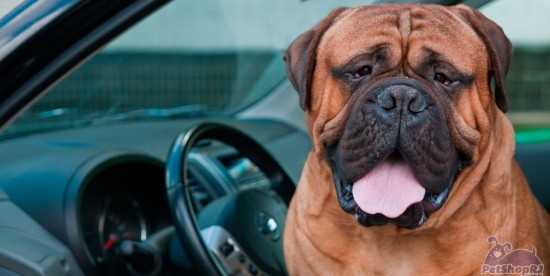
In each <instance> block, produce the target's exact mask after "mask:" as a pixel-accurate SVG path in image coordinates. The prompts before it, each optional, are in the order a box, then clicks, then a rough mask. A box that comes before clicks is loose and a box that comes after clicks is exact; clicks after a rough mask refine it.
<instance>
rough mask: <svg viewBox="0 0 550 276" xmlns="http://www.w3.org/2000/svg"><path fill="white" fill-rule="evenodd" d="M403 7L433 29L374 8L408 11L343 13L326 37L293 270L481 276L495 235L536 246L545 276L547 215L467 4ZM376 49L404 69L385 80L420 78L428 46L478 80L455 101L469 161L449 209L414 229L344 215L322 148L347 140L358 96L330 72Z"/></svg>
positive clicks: (293, 234)
mask: <svg viewBox="0 0 550 276" xmlns="http://www.w3.org/2000/svg"><path fill="white" fill-rule="evenodd" d="M406 7H407V9H409V10H408V12H409V13H410V15H409V16H411V17H414V16H416V15H418V14H424V15H427V14H429V13H431V12H433V11H434V10H435V11H437V12H438V14H437V15H427V16H430V18H431V20H432V23H433V24H432V25H427V26H423V27H421V28H420V27H419V26H416V27H415V26H413V27H414V29H413V30H412V31H410V32H407V31H404V30H403V25H404V24H405V23H406V24H411V23H410V22H408V21H407V19H406V18H405V16H403V15H401V16H397V17H396V16H392V13H391V12H390V13H387V14H388V15H386V13H383V12H377V11H374V12H373V9H380V11H382V9H384V11H386V10H396V9H403V7H402V6H386V7H374V8H372V7H367V8H360V9H356V10H352V11H346V12H345V13H343V14H342V15H341V18H340V19H339V20H338V21H336V22H335V23H333V25H332V26H331V27H330V28H329V29H328V30H327V31H326V33H325V34H324V35H323V38H322V40H321V42H320V44H319V46H318V49H317V64H316V67H315V72H314V75H313V80H312V87H311V95H310V97H311V104H310V108H309V109H308V110H307V111H306V122H307V124H308V127H309V132H310V135H311V137H312V140H313V144H314V148H313V150H312V152H311V153H310V155H309V158H308V160H307V162H306V165H305V168H304V171H303V174H302V177H301V179H300V182H299V184H298V186H297V190H296V193H295V195H294V198H293V199H292V202H291V204H290V207H289V212H288V216H287V221H286V228H285V235H284V249H285V259H286V264H287V267H288V271H289V273H290V274H291V275H450V274H467V275H469V274H480V271H481V266H482V264H483V261H484V258H485V255H486V254H487V252H488V251H489V249H490V248H491V244H489V243H488V242H487V238H488V237H489V236H491V235H495V236H497V237H498V239H499V240H500V241H505V242H510V243H511V244H512V245H513V247H514V248H523V249H528V250H531V245H533V246H535V247H536V249H537V256H539V258H540V259H541V260H542V262H543V264H545V266H546V267H545V273H546V274H548V273H549V272H550V216H549V215H548V213H547V212H546V211H545V210H544V209H543V208H542V206H541V205H540V204H539V203H538V202H537V201H536V199H535V198H534V197H533V196H532V194H531V191H530V189H529V186H528V184H527V182H526V180H525V178H524V176H523V174H522V172H521V170H520V168H519V166H518V165H517V163H516V162H515V160H514V158H513V154H514V141H515V139H514V132H513V129H512V126H511V124H510V122H509V121H508V119H507V118H506V117H505V115H504V114H503V113H502V112H501V110H499V108H498V107H497V105H496V104H495V100H494V96H493V93H492V92H491V91H490V88H489V86H488V85H487V84H488V82H489V80H488V79H487V77H488V74H487V72H488V71H489V62H490V61H489V58H488V53H487V51H486V50H485V47H484V45H483V43H482V41H481V40H480V39H479V37H478V36H477V35H476V33H475V32H474V31H473V30H472V29H471V28H470V27H469V26H467V24H465V23H464V22H463V20H461V19H460V15H459V14H458V13H457V11H458V10H460V9H465V7H455V8H451V9H446V8H439V7H434V8H433V10H427V9H424V8H422V7H417V6H406ZM430 9H431V8H430ZM364 13H366V14H368V16H365V14H364ZM404 18H405V19H404ZM398 21H400V23H399V24H398ZM404 21H406V22H404ZM398 26H401V29H400V28H399V27H398ZM403 36H406V43H403V39H404V38H403ZM461 40H467V41H468V42H469V43H467V44H468V45H469V46H468V47H462V48H458V47H456V46H455V45H457V44H459V42H460V41H461ZM379 43H388V44H390V45H391V51H392V52H391V53H392V54H391V57H392V62H394V63H395V64H396V65H397V64H400V65H399V66H397V67H399V70H393V71H391V72H388V73H387V74H393V75H395V76H408V77H415V72H414V71H412V70H411V68H414V65H415V64H416V63H418V62H420V61H419V60H418V58H419V54H418V53H419V51H420V49H421V48H422V47H428V48H433V49H436V50H437V51H438V52H444V53H445V55H446V56H445V57H446V58H447V59H449V60H452V62H453V65H456V66H460V67H461V68H460V69H461V70H464V71H466V72H471V73H472V74H474V75H475V76H476V78H475V80H474V84H473V85H472V86H471V89H470V90H469V91H461V93H460V95H459V96H458V98H457V99H455V101H454V102H453V104H452V107H453V110H450V111H449V112H450V113H449V114H451V115H450V116H449V119H448V120H449V121H448V125H449V126H450V131H451V136H452V139H453V141H454V143H455V145H456V146H457V147H460V148H461V149H467V150H469V151H470V152H471V155H472V160H473V161H472V164H470V166H468V167H466V168H465V169H464V170H463V171H462V172H461V173H460V175H459V177H458V179H457V180H456V182H455V184H454V186H453V189H452V190H451V193H450V195H449V199H448V200H447V202H446V203H445V204H444V205H443V207H442V208H441V209H440V210H438V211H436V212H434V213H433V214H432V215H431V216H430V218H429V219H428V220H427V221H426V223H425V224H424V225H422V226H421V227H420V228H418V229H415V230H406V229H402V228H398V227H396V226H395V225H393V224H388V225H385V226H381V227H369V228H366V227H363V226H361V225H359V224H358V223H357V222H356V221H355V219H354V217H353V216H352V215H349V214H346V213H344V212H343V211H342V209H341V208H340V206H339V204H338V200H337V197H336V193H335V189H334V183H333V177H332V171H331V169H330V167H329V165H328V163H327V161H326V159H325V157H324V154H323V152H322V146H321V141H322V140H323V139H337V138H338V136H339V135H341V132H342V127H343V125H344V122H345V119H346V118H347V116H348V114H346V112H349V108H345V106H346V105H348V104H350V103H349V101H351V100H350V97H351V98H352V97H353V96H351V95H348V96H346V95H344V94H343V93H341V90H342V88H341V83H339V82H338V80H336V79H335V78H334V77H333V76H332V75H331V70H332V68H334V67H335V66H336V65H338V64H342V63H344V62H346V61H347V60H349V59H350V57H353V56H355V55H357V54H358V53H359V52H361V51H365V50H367V49H368V48H369V47H371V46H374V45H377V44H379ZM462 44H464V43H462Z"/></svg>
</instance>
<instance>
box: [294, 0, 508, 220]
mask: <svg viewBox="0 0 550 276" xmlns="http://www.w3.org/2000/svg"><path fill="white" fill-rule="evenodd" d="M510 55H511V44H510V42H509V41H508V39H507V38H506V37H505V35H504V34H503V32H502V30H501V29H500V27H498V26H497V25H496V24H495V23H494V22H492V21H490V20H489V19H487V18H486V17H484V16H483V15H482V14H481V13H479V12H478V11H475V10H472V9H470V8H468V7H466V6H455V7H442V6H438V5H419V4H407V5H375V6H366V7H360V8H356V9H345V8H341V9H336V10H334V11H333V12H332V13H331V14H330V15H329V16H328V17H327V18H325V19H324V20H323V21H322V22H320V23H319V24H318V25H316V26H315V27H313V28H312V29H311V30H309V31H307V32H305V33H304V34H302V35H301V36H299V37H298V38H297V39H296V40H295V41H294V42H293V43H292V44H291V46H290V47H289V48H288V50H287V52H286V54H285V60H286V62H287V75H288V77H289V79H290V81H291V83H292V84H293V86H294V87H295V89H296V90H297V91H298V93H299V98H300V105H301V107H302V108H303V109H304V110H305V111H306V121H307V124H308V127H309V132H310V135H311V137H312V139H313V144H314V150H315V151H317V152H318V153H319V154H320V155H321V156H322V157H323V159H324V160H325V161H326V162H328V163H329V164H330V167H331V168H332V173H333V176H334V184H335V187H336V194H337V197H338V201H339V203H340V206H341V207H342V209H343V210H344V211H346V212H348V213H351V214H354V215H355V218H356V219H357V221H358V222H359V223H360V224H362V225H364V226H372V225H384V224H386V223H394V224H396V225H398V226H401V227H405V228H416V227H418V226H420V225H422V224H423V223H424V221H425V220H426V219H427V218H428V216H429V215H430V214H431V213H432V212H434V211H436V210H438V209H439V208H441V206H442V205H443V204H444V203H445V200H446V199H447V196H448V195H449V192H450V190H451V188H452V187H453V183H454V181H455V180H456V178H457V176H458V174H460V172H461V170H462V168H463V167H464V166H465V164H468V162H470V161H471V160H472V158H473V157H474V156H475V154H476V147H477V145H478V144H479V143H480V141H481V140H483V139H482V137H481V136H482V133H481V130H480V129H481V128H483V127H488V126H487V125H488V123H487V122H485V121H490V120H491V119H490V117H491V116H492V115H491V114H493V113H495V112H499V111H498V109H500V110H501V111H503V112H505V111H506V110H507V108H508V107H507V97H506V91H505V87H504V76H505V75H506V72H507V70H508V66H509V59H510ZM491 81H494V89H491ZM497 107H498V108H497ZM480 110H481V111H483V116H481V115H480V114H479V113H480ZM483 118H485V119H483ZM487 118H489V119H487ZM483 120H485V121H483Z"/></svg>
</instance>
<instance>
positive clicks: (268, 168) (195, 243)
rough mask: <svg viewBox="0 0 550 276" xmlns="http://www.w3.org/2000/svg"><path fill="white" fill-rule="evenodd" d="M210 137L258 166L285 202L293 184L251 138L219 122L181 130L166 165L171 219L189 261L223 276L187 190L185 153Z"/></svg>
mask: <svg viewBox="0 0 550 276" xmlns="http://www.w3.org/2000/svg"><path fill="white" fill-rule="evenodd" d="M204 139H212V140H216V141H220V142H223V143H225V144H227V145H229V146H232V147H234V148H235V149H236V150H237V151H239V152H240V153H241V154H243V155H244V156H246V157H247V158H249V159H250V161H252V163H254V164H255V165H256V166H258V167H259V168H260V169H261V170H262V171H263V172H264V174H265V175H266V177H267V178H268V179H269V181H270V183H271V185H272V189H273V190H275V191H276V192H277V194H278V195H280V197H281V198H282V199H283V201H284V202H285V203H286V205H287V206H288V204H289V203H290V199H291V197H292V195H293V193H294V189H295V186H294V184H293V182H292V181H291V180H290V178H289V177H288V174H287V173H286V172H285V170H284V169H283V168H282V167H281V166H280V165H279V164H278V163H277V162H276V161H275V159H274V158H273V157H272V156H271V155H270V154H269V153H268V152H267V151H266V150H265V149H264V148H263V147H262V146H261V145H260V144H259V143H258V142H256V141H255V140H254V139H252V138H251V137H249V136H248V135H246V134H244V133H242V132H241V131H239V130H237V129H235V128H232V127H229V126H227V125H223V124H220V123H201V124H198V125H195V126H193V127H192V128H190V129H189V130H188V131H185V132H183V133H181V134H180V135H179V136H178V137H177V138H176V140H175V141H174V143H173V145H172V148H171V151H170V153H169V157H168V162H167V166H166V190H167V195H168V202H169V204H170V211H171V215H172V219H173V221H174V224H175V229H176V233H177V235H178V238H179V239H180V243H181V245H182V247H183V249H184V251H185V252H186V253H187V255H188V257H189V259H190V261H191V262H192V263H193V264H194V265H195V266H196V267H197V268H198V269H199V270H200V272H202V273H205V274H206V275H222V274H223V271H225V270H224V267H223V265H221V264H220V263H219V262H218V261H216V260H215V259H214V257H213V256H211V253H210V252H209V250H208V247H207V245H206V244H205V242H204V240H203V239H202V238H201V234H200V231H201V229H200V227H199V223H198V221H197V217H196V213H195V210H194V206H193V199H192V195H191V192H190V189H189V185H188V181H187V174H188V162H187V161H188V160H187V159H188V158H187V156H188V154H189V153H190V151H191V149H192V148H193V146H194V145H195V144H196V143H197V142H198V141H200V140H204Z"/></svg>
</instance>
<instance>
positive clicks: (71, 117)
mask: <svg viewBox="0 0 550 276" xmlns="http://www.w3.org/2000/svg"><path fill="white" fill-rule="evenodd" d="M19 2H21V3H19ZM19 2H18V3H17V4H16V5H15V4H14V6H15V7H14V8H13V10H10V11H7V12H6V13H5V14H4V15H3V19H2V20H1V21H0V67H2V66H3V65H10V64H15V63H17V64H22V65H21V66H19V67H17V68H16V67H15V66H10V69H9V70H11V71H8V69H2V70H5V72H4V73H3V74H2V75H3V76H4V77H0V87H2V88H0V90H3V89H4V90H5V91H13V93H14V94H13V95H14V96H7V94H6V96H2V97H0V100H2V104H1V105H0V110H1V111H2V113H1V114H0V115H1V116H0V118H2V123H4V125H3V126H2V128H1V129H0V156H1V157H2V158H0V275H173V274H186V273H187V274H191V275H197V274H201V275H202V274H210V273H216V274H219V275H222V274H231V275H233V274H236V273H242V274H238V275H284V274H285V268H284V259H282V255H280V254H282V229H283V227H284V217H285V210H286V204H288V202H289V200H290V197H291V196H292V191H293V189H294V186H295V185H296V183H298V180H299V178H300V174H301V170H302V168H303V164H304V162H305V160H306V158H307V156H308V154H309V152H310V151H311V147H312V143H311V141H310V138H309V136H308V133H307V127H306V124H305V121H304V117H303V111H302V110H301V109H300V106H299V104H298V95H297V93H296V92H295V91H294V88H293V87H292V85H291V84H290V82H289V81H288V79H287V77H286V75H285V69H284V68H285V63H284V60H283V58H282V56H283V52H284V50H285V49H286V47H287V46H288V45H289V43H290V42H291V41H292V39H293V38H295V37H296V36H297V35H299V34H300V33H302V32H304V31H305V30H307V29H308V28H309V27H311V26H312V25H314V24H315V23H316V22H318V21H319V20H320V19H321V18H322V17H323V16H325V15H326V14H328V12H330V10H331V9H332V8H334V7H335V6H339V5H344V6H357V5H362V4H374V3H380V2H387V1H344V2H342V3H341V2H338V3H327V2H323V1H316V0H310V1H298V0H296V1H271V2H270V1H236V2H235V3H228V2H225V1H216V0H209V1H198V2H197V1H173V2H171V3H164V2H167V1H141V2H143V4H142V5H141V6H139V7H138V2H140V1H136V3H133V4H113V6H117V5H120V6H117V7H112V8H105V9H104V10H102V9H101V7H102V6H101V5H105V3H109V1H97V2H96V3H88V2H94V1H52V3H54V2H55V5H54V4H52V3H50V4H45V3H34V2H37V1H19ZM100 2H101V3H100ZM103 2H105V3H103ZM122 2H124V1H122ZM127 2H131V1H127ZM157 2H158V3H157ZM393 2H395V1H393ZM422 2H432V3H439V4H457V3H461V2H462V3H465V4H467V5H472V6H474V7H477V8H480V10H481V11H482V12H484V13H486V14H487V15H488V16H491V14H495V16H497V15H498V14H499V13H502V12H503V11H506V10H507V9H510V7H514V6H513V5H514V3H510V2H514V1H510V0H502V1H422ZM495 2H504V3H495ZM538 2H543V1H542V0H541V1H538ZM538 2H537V3H538ZM100 4H101V5H100ZM516 4H517V3H516ZM48 5H49V6H48ZM124 5H127V6H124ZM521 5H525V6H528V5H529V6H530V8H533V9H536V7H537V4H526V3H523V4H521ZM541 5H542V4H541ZM545 7H548V8H550V6H548V5H546V6H545ZM0 8H1V6H0ZM99 10H101V12H98V11H99ZM525 10H527V8H525ZM26 11H27V12H26ZM41 13H44V14H47V15H49V16H45V15H41V16H39V15H40V14H41ZM149 13H151V15H149V16H146V15H147V14H149ZM93 14H97V19H93V20H89V21H86V22H87V23H84V22H82V21H84V20H86V19H87V18H92V17H93ZM505 15H506V14H505ZM505 15H503V16H502V17H498V16H497V19H499V20H503V21H497V23H499V24H501V22H505V21H504V20H505V19H506V18H507V17H506V16H505ZM24 16H27V17H33V16H34V17H35V18H34V19H32V20H34V21H32V22H42V23H40V24H41V25H39V27H37V28H36V29H32V28H31V29H30V30H27V32H29V33H30V34H29V35H25V33H26V32H19V33H18V32H16V30H18V29H17V28H22V27H21V26H22V25H24V24H22V22H24V20H25V19H23V18H22V17H24ZM525 16H528V15H527V14H526V15H525ZM50 17H51V18H50ZM79 18H80V20H79ZM29 20H30V19H29ZM495 20H496V19H495ZM282 21H286V22H282ZM37 24H38V23H37ZM503 27H506V26H504V25H503ZM521 28H524V29H525V28H526V27H521ZM69 29H71V30H73V31H68V30H69ZM505 31H507V29H505ZM2 32H4V34H2ZM8 32H12V34H11V36H13V37H16V34H18V35H21V36H23V37H20V40H21V41H16V40H15V39H8V40H6V41H7V42H5V41H3V40H2V38H3V37H8V36H9V35H10V34H8ZM71 32H74V37H75V39H72V37H73V33H71ZM63 33H65V34H63ZM82 33H85V34H86V36H82V37H79V39H76V37H78V35H81V34H82ZM63 35H65V36H66V37H67V39H65V40H63V39H61V38H60V37H63ZM48 37H50V39H48ZM54 38H55V39H54ZM511 38H512V42H513V43H514V45H516V44H515V41H514V38H513V37H511ZM33 39H35V40H33ZM526 41H527V42H526ZM37 43H39V44H37ZM537 43H538V42H537ZM537 43H531V42H529V41H528V40H524V41H522V40H519V42H518V44H517V46H516V48H515V50H514V56H513V58H512V60H513V63H512V68H511V70H510V72H509V74H508V78H507V85H508V90H509V91H510V92H509V93H510V94H509V98H510V103H511V104H510V106H511V110H510V111H509V113H508V116H509V118H510V119H511V120H512V123H513V124H514V128H515V129H516V132H517V136H516V142H517V145H516V154H515V157H516V159H517V161H518V162H519V164H520V166H521V168H522V169H523V172H524V173H525V175H526V177H527V179H528V181H529V183H530V185H531V188H532V191H533V193H534V195H535V196H536V197H537V198H538V200H539V201H540V203H541V204H542V205H543V206H545V208H546V209H547V210H550V186H549V185H548V176H549V173H548V168H549V165H548V164H550V131H548V130H549V129H550V113H548V111H549V110H550V92H549V91H550V90H548V89H545V88H544V87H546V88H547V87H549V86H548V84H549V83H550V75H549V74H548V72H549V71H548V70H550V67H549V66H548V64H549V63H548V61H550V47H548V46H549V45H550V39H549V40H548V41H546V42H540V43H538V44H537ZM50 44H51V45H52V46H49V45H50ZM37 45H41V46H37ZM49 47H51V49H50V48H49ZM79 47H80V48H79ZM38 48H45V49H38ZM27 55H28V56H29V58H28V59H25V58H26V57H25V56H27ZM63 58H64V59H65V61H63V62H66V63H63V62H61V60H62V59H63ZM23 61H25V62H27V63H24V62H23ZM22 62H23V63H22ZM25 64H26V65H25ZM23 65H24V66H26V67H24V66H23ZM33 66H34V67H33ZM35 67H36V68H38V69H36V68H35ZM4 68H8V67H5V66H4ZM2 70H0V71H2ZM23 77H24V78H26V79H23ZM545 85H546V86H545ZM28 87H31V88H32V89H31V88H28ZM25 89H28V91H31V92H32V93H34V94H32V93H31V92H29V94H20V95H19V96H17V94H16V93H23V92H24V91H27V90H25ZM18 91H19V92H18ZM21 91H23V92H21ZM6 93H7V92H6ZM257 206H261V207H262V208H264V209H261V210H260V209H257V208H259V207H257ZM262 210H270V211H269V212H268V213H269V214H271V215H269V216H268V215H267V214H261V215H259V216H258V214H259V213H262ZM275 221H276V222H277V224H275V225H274V224H273V223H275ZM220 225H221V226H223V227H219V226H220ZM227 229H230V231H228V230H227ZM265 237H267V238H265ZM266 240H269V242H265V241H266ZM264 243H265V244H264ZM278 254H279V255H278Z"/></svg>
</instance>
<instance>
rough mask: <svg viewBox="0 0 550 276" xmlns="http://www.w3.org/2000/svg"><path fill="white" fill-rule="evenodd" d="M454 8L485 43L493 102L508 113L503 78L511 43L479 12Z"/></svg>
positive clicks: (506, 69)
mask: <svg viewBox="0 0 550 276" xmlns="http://www.w3.org/2000/svg"><path fill="white" fill-rule="evenodd" d="M456 8H457V9H458V10H459V12H460V14H461V15H462V16H463V18H464V19H465V20H466V21H467V22H468V23H469V24H470V26H472V28H473V29H474V30H475V31H476V32H477V34H478V35H479V37H480V38H481V40H482V41H483V43H485V47H486V48H487V52H488V53H489V57H490V61H491V75H492V77H493V78H494V80H495V101H496V103H497V106H498V107H499V108H500V110H502V112H506V111H508V97H507V94H506V86H505V83H504V78H505V77H506V74H507V73H508V68H509V67H510V59H511V57H512V43H510V40H508V38H507V37H506V35H504V32H503V31H502V29H501V28H500V27H499V26H498V25H497V24H496V23H495V22H493V21H491V20H490V19H488V18H487V17H485V16H484V15H483V14H482V13H481V12H479V11H477V10H474V9H471V8H468V7H467V6H464V5H458V6H457V7H456ZM489 79H490V78H489Z"/></svg>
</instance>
